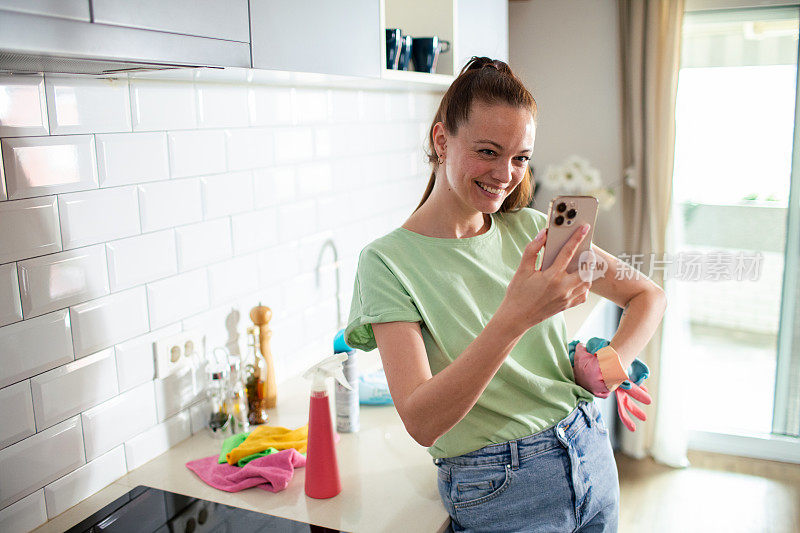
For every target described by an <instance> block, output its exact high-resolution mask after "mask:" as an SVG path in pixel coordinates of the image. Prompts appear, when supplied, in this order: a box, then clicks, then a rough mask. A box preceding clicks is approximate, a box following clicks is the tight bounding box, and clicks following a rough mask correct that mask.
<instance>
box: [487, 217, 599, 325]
mask: <svg viewBox="0 0 800 533" xmlns="http://www.w3.org/2000/svg"><path fill="white" fill-rule="evenodd" d="M582 230H583V231H582ZM588 232H589V225H588V224H583V225H582V226H579V227H578V228H576V230H575V232H574V233H573V234H572V236H571V237H570V239H569V240H568V241H567V242H566V243H565V245H564V246H563V247H562V248H561V250H560V251H559V253H558V256H557V257H556V259H555V261H554V262H553V264H552V265H550V266H549V267H548V268H546V269H544V270H538V269H537V268H536V260H537V258H538V256H539V252H540V251H541V250H542V248H543V247H544V245H545V243H546V242H547V229H543V230H542V231H540V232H539V233H538V235H536V238H534V240H532V241H531V242H530V244H528V246H526V247H525V251H524V252H523V254H522V261H521V262H520V265H519V267H518V268H517V271H516V273H515V274H514V277H513V278H512V279H511V283H509V285H508V288H507V289H506V295H505V298H504V299H503V302H502V303H501V304H500V308H499V309H498V312H502V313H504V314H505V318H506V319H507V320H509V321H510V323H511V324H513V325H514V326H515V327H518V328H519V329H521V331H518V334H519V335H521V334H523V333H525V331H527V330H528V329H530V328H531V327H532V326H534V325H536V324H538V323H539V322H541V321H543V320H545V319H547V318H549V317H551V316H553V315H555V314H556V313H560V312H561V311H563V310H565V309H569V308H570V307H573V306H576V305H578V304H580V303H583V302H585V301H586V298H587V296H588V293H589V289H590V288H591V286H592V282H591V281H583V280H582V279H581V276H580V274H579V272H578V271H576V272H573V273H568V272H567V265H568V264H569V262H570V261H571V260H572V257H573V256H574V255H575V252H576V251H577V250H578V248H579V246H580V244H581V242H582V241H583V239H584V238H586V235H587V234H588Z"/></svg>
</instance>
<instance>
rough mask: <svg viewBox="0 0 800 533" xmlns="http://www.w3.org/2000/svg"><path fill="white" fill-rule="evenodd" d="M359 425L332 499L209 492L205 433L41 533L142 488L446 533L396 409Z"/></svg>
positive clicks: (283, 512) (302, 390)
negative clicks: (197, 469)
mask: <svg viewBox="0 0 800 533" xmlns="http://www.w3.org/2000/svg"><path fill="white" fill-rule="evenodd" d="M600 301H602V298H601V297H599V296H597V295H594V294H590V297H589V299H588V301H587V302H586V304H584V305H581V306H578V307H577V308H572V309H569V310H567V311H566V312H565V320H566V321H567V331H568V333H569V335H573V334H574V333H575V332H576V331H577V329H578V328H579V326H580V325H581V324H582V323H583V322H584V320H585V319H586V318H587V317H588V315H589V313H591V311H592V310H593V309H594V307H595V306H596V305H597V304H598V303H599V302H600ZM376 353H377V352H371V353H369V354H361V353H359V355H360V356H361V357H362V360H361V361H360V362H359V363H360V364H359V366H360V369H361V370H362V371H369V370H370V369H371V368H374V367H375V366H376V365H377V356H376V355H375V354H376ZM308 389H309V387H308V382H306V381H305V380H303V379H302V378H300V377H297V378H293V379H291V380H289V381H287V382H285V383H283V384H281V385H279V387H278V406H277V407H276V408H275V409H272V410H271V411H270V421H269V424H271V425H279V426H284V427H288V428H294V427H298V426H302V425H304V424H305V423H306V422H307V420H308ZM331 389H332V387H331ZM331 403H333V398H332V397H331ZM360 418H361V429H360V431H359V432H357V433H344V434H341V440H340V441H339V443H338V444H337V446H336V454H337V458H338V462H339V474H340V477H341V481H342V492H341V493H340V494H339V495H338V496H335V497H334V498H330V499H327V500H315V499H312V498H308V497H307V496H306V495H305V492H304V490H303V488H304V482H305V469H303V468H299V469H297V470H296V471H295V474H294V478H293V479H292V481H291V482H290V484H289V486H288V488H286V490H283V491H281V492H278V493H274V494H273V493H271V492H267V491H264V490H261V489H258V488H251V489H246V490H243V491H240V492H236V493H228V492H224V491H221V490H217V489H214V488H212V487H210V486H208V485H206V484H205V483H204V482H202V481H201V480H200V479H199V478H198V477H197V476H196V475H195V474H194V473H193V472H191V471H190V470H189V469H188V468H186V466H185V464H186V462H187V461H190V460H193V459H199V458H201V457H207V456H209V455H215V454H218V453H219V450H220V447H221V444H222V442H221V441H220V440H217V439H214V438H213V437H211V436H210V435H209V434H208V433H206V432H205V431H201V432H199V433H197V434H196V435H194V436H193V437H191V438H189V439H187V440H185V441H183V442H181V443H180V444H178V445H177V446H174V447H173V448H171V449H169V450H168V451H167V452H165V453H163V454H162V455H160V456H158V457H156V458H155V459H153V460H152V461H150V462H148V463H146V464H144V465H142V466H141V467H139V468H137V469H135V470H132V471H131V472H129V473H128V474H127V475H125V476H123V477H121V478H120V479H118V480H117V481H115V482H114V483H112V484H111V485H109V486H108V487H106V488H104V489H103V490H101V491H99V492H97V493H96V494H94V495H92V496H90V497H89V498H87V499H85V500H83V501H82V502H80V503H79V504H78V505H76V506H75V507H73V508H71V509H69V510H67V511H65V512H64V513H62V514H61V515H59V516H57V517H55V518H54V519H53V520H50V521H48V522H47V523H46V524H44V525H42V526H41V527H40V528H39V529H37V530H36V531H37V532H62V531H64V530H66V529H68V528H70V527H72V526H74V525H75V524H77V523H79V522H80V521H81V520H83V519H84V518H86V517H87V516H89V515H90V514H92V513H93V512H95V511H97V510H98V509H100V508H101V507H103V506H105V505H107V504H109V503H111V502H112V501H114V500H115V499H116V498H118V497H120V496H122V495H123V494H125V493H126V492H128V491H129V490H131V489H132V488H133V487H136V486H138V485H146V486H148V487H154V488H157V489H162V490H166V491H170V492H177V493H179V494H184V495H187V496H191V497H196V498H201V499H204V500H210V501H214V502H218V503H222V504H225V505H230V506H233V507H239V508H242V509H249V510H252V511H257V512H261V513H266V514H270V515H275V516H279V517H283V518H290V519H292V520H298V521H301V522H310V523H313V524H317V525H321V526H325V527H328V528H332V529H341V530H344V531H370V532H373V531H375V532H392V531H403V532H405V531H420V532H439V531H443V530H444V529H445V528H446V527H447V523H448V521H449V518H448V515H447V511H445V509H444V507H443V505H442V502H441V500H440V499H439V493H438V491H437V487H436V468H435V467H434V465H433V462H432V459H431V456H430V455H429V454H428V452H427V450H426V449H425V448H423V447H422V446H420V445H419V444H417V443H416V442H414V440H413V439H412V438H411V437H410V436H409V435H408V433H407V432H406V430H405V428H404V427H403V423H402V421H401V420H400V417H399V416H398V414H397V411H396V410H395V408H394V406H385V407H370V406H361V411H360Z"/></svg>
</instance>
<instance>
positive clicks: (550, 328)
mask: <svg viewBox="0 0 800 533" xmlns="http://www.w3.org/2000/svg"><path fill="white" fill-rule="evenodd" d="M546 222H547V217H546V216H545V215H544V214H542V213H541V212H539V211H536V210H534V209H530V208H523V209H521V210H520V211H517V212H514V213H494V214H492V215H491V227H490V228H489V230H488V231H487V232H485V233H483V234H481V235H477V236H475V237H468V238H463V239H440V238H436V237H427V236H424V235H420V234H418V233H414V232H412V231H409V230H407V229H404V228H397V229H396V230H394V231H392V232H391V233H389V234H387V235H385V236H383V237H381V238H379V239H376V240H375V241H373V242H372V243H370V244H369V245H367V246H366V247H365V248H364V250H362V252H361V255H360V257H359V261H358V270H357V272H356V280H355V287H354V293H353V300H352V304H351V308H350V319H349V322H348V326H347V329H346V333H345V335H346V336H345V339H346V341H347V343H348V344H349V345H350V346H353V347H354V348H359V349H361V350H365V351H369V350H372V349H374V348H376V344H375V337H374V335H373V332H372V324H375V323H382V322H420V326H421V329H422V337H423V340H424V342H425V349H426V351H427V355H428V362H429V363H430V367H431V371H432V372H433V374H436V373H438V372H440V371H441V370H442V369H443V368H445V367H446V366H447V365H448V364H450V362H452V361H453V360H455V358H456V357H458V355H459V354H460V353H461V352H463V351H464V350H465V349H466V348H467V346H468V345H469V344H470V343H471V342H472V341H473V340H474V339H475V337H477V336H478V334H479V333H480V332H481V331H483V329H484V327H485V326H486V324H487V323H488V322H489V319H490V318H491V317H492V315H493V314H494V313H495V311H496V310H497V308H498V307H499V306H500V303H501V302H502V300H503V297H504V296H505V292H506V288H507V287H508V284H509V282H510V281H511V278H512V277H513V276H514V273H515V272H516V270H517V267H518V266H519V263H520V260H521V258H522V252H523V251H524V250H525V246H527V245H528V243H529V242H530V241H531V240H532V239H533V237H534V236H536V234H537V233H538V232H539V230H540V229H541V228H543V227H544V226H545V224H546ZM566 337H567V330H566V324H565V323H564V316H563V313H557V314H556V315H553V316H551V317H550V318H548V319H546V320H544V321H543V322H540V323H539V324H536V325H535V326H534V327H532V328H531V329H529V330H528V331H527V332H526V333H525V334H524V335H523V336H522V338H521V339H520V341H519V342H518V343H517V345H516V346H515V347H514V349H513V350H512V351H511V353H510V354H509V356H508V357H507V358H506V360H505V362H504V363H503V364H502V365H501V366H500V369H499V370H498V371H497V373H496V374H495V376H494V377H493V378H492V380H491V381H490V382H489V385H488V386H487V387H486V390H485V391H484V392H483V394H481V396H480V398H479V399H478V401H477V403H476V404H475V405H474V406H473V407H472V409H470V411H469V412H468V413H467V415H466V416H465V417H464V418H463V419H462V420H461V421H459V422H458V423H457V424H456V425H455V426H453V427H452V428H451V429H450V431H448V432H447V433H445V434H444V435H442V436H441V437H440V438H439V439H438V440H437V441H436V442H435V443H434V444H433V446H431V447H430V448H429V449H428V451H429V452H430V454H431V455H432V456H433V457H453V456H456V455H461V454H464V453H467V452H471V451H473V450H477V449H479V448H483V447H484V446H487V445H489V444H495V443H498V442H505V441H508V440H512V439H518V438H521V437H525V436H528V435H531V434H532V433H536V432H538V431H541V430H543V429H547V428H548V427H551V426H553V425H555V424H556V423H557V422H558V421H559V420H561V419H563V418H564V417H565V416H567V415H568V414H569V413H570V412H571V411H572V410H573V409H574V408H575V406H576V405H577V404H578V402H579V401H580V400H581V399H586V400H590V401H591V399H592V394H591V393H590V392H588V391H586V390H585V389H583V388H582V387H580V386H579V385H577V384H576V383H575V378H574V374H573V371H572V366H571V365H570V362H569V355H568V354H567V343H568V341H567V338H566Z"/></svg>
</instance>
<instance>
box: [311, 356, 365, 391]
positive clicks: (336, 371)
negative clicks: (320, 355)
mask: <svg viewBox="0 0 800 533" xmlns="http://www.w3.org/2000/svg"><path fill="white" fill-rule="evenodd" d="M346 360H347V354H346V353H337V354H334V355H331V356H330V357H326V358H325V359H323V360H322V361H320V362H319V363H317V364H315V365H314V366H312V367H311V368H309V369H308V370H306V371H305V372H304V373H303V377H304V378H306V379H310V380H312V383H311V390H312V391H316V392H326V391H327V388H326V387H325V380H326V379H327V378H329V377H330V378H334V379H335V380H336V381H338V382H339V383H340V384H341V385H342V387H344V388H346V389H349V390H353V387H351V386H350V384H349V383H348V382H347V379H346V378H345V377H344V372H343V371H342V363H343V362H344V361H346Z"/></svg>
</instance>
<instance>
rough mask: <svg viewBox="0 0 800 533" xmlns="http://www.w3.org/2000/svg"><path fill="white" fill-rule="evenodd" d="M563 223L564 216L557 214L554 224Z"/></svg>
mask: <svg viewBox="0 0 800 533" xmlns="http://www.w3.org/2000/svg"><path fill="white" fill-rule="evenodd" d="M563 223H564V217H562V216H561V215H558V216H557V217H556V226H560V225H561V224H563Z"/></svg>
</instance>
